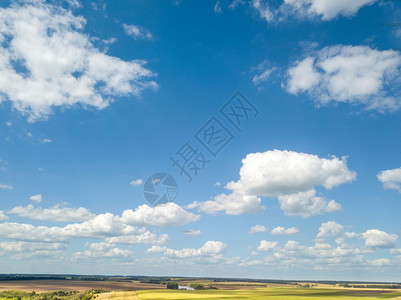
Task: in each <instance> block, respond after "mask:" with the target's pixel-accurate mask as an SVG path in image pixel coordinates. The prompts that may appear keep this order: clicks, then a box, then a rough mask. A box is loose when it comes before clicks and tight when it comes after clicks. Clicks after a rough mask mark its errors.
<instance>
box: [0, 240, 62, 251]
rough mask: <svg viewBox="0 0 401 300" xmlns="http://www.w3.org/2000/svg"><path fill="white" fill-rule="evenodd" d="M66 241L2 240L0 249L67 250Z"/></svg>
mask: <svg viewBox="0 0 401 300" xmlns="http://www.w3.org/2000/svg"><path fill="white" fill-rule="evenodd" d="M66 246H67V244H65V243H38V242H22V241H19V242H0V251H4V252H10V253H15V252H31V251H38V250H48V251H56V250H65V248H66Z"/></svg>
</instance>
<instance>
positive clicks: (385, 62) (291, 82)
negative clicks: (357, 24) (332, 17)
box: [286, 45, 401, 112]
mask: <svg viewBox="0 0 401 300" xmlns="http://www.w3.org/2000/svg"><path fill="white" fill-rule="evenodd" d="M400 70H401V55H400V53H399V52H398V51H394V50H383V51H380V50H376V49H372V48H370V47H368V46H344V45H337V46H332V47H326V48H323V49H321V50H319V51H316V52H315V53H314V54H312V55H310V56H308V57H306V58H305V59H303V60H301V61H298V62H296V63H295V65H294V66H292V67H291V68H290V69H289V70H288V80H287V83H286V89H287V91H288V92H289V93H291V94H295V95H297V94H299V93H307V94H308V95H309V97H311V98H313V99H314V100H315V101H316V103H317V104H318V105H326V104H328V103H330V102H342V103H353V104H359V105H363V106H364V107H365V108H366V109H369V110H378V111H380V112H386V111H393V110H396V109H399V108H400V107H401V93H400V90H399V88H398V86H399V76H398V74H399V72H400Z"/></svg>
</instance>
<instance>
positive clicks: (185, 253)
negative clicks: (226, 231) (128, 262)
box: [147, 241, 226, 259]
mask: <svg viewBox="0 0 401 300" xmlns="http://www.w3.org/2000/svg"><path fill="white" fill-rule="evenodd" d="M225 248H226V245H225V244H224V243H222V242H219V241H207V242H206V243H204V244H203V246H202V247H200V248H198V249H195V248H184V249H181V250H175V249H170V248H166V247H160V246H152V247H151V248H149V249H148V250H147V252H148V253H163V254H164V255H166V256H167V257H170V258H179V259H182V258H196V257H215V256H218V255H220V254H222V253H223V251H224V250H225Z"/></svg>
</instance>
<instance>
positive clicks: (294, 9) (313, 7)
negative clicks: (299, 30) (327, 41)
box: [252, 0, 378, 22]
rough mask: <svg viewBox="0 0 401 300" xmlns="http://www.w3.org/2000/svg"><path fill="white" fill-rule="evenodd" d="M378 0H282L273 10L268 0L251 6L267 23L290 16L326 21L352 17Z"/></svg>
mask: <svg viewBox="0 0 401 300" xmlns="http://www.w3.org/2000/svg"><path fill="white" fill-rule="evenodd" d="M377 1H378V0H335V1H334V0H284V1H282V2H281V4H280V5H279V6H278V7H276V8H274V7H273V6H272V5H269V1H268V0H253V1H252V6H253V8H254V9H256V11H257V12H258V13H259V16H260V18H262V19H264V20H265V21H267V22H280V21H283V20H285V19H287V18H288V17H290V16H294V17H295V18H298V19H305V18H307V19H313V18H319V19H321V20H323V21H328V20H331V19H334V18H336V17H337V16H340V15H342V16H346V17H349V16H353V15H355V14H356V13H357V12H358V10H359V9H360V8H362V7H363V6H367V5H371V4H373V3H375V2H377Z"/></svg>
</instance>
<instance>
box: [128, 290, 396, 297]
mask: <svg viewBox="0 0 401 300" xmlns="http://www.w3.org/2000/svg"><path fill="white" fill-rule="evenodd" d="M137 293H138V297H139V299H141V300H156V299H157V300H164V299H170V300H171V299H174V300H179V299H197V300H203V299H205V300H206V299H208V300H213V299H216V300H217V299H254V300H262V299H266V300H288V299H295V300H296V299H299V300H303V299H314V300H319V299H332V298H335V299H339V300H341V299H343V300H353V299H364V300H373V299H383V298H386V299H401V292H400V291H388V290H360V289H336V288H330V289H321V288H296V287H294V288H257V289H252V290H201V291H181V290H179V291H176V290H142V291H138V292H137ZM132 299H135V298H132Z"/></svg>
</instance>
